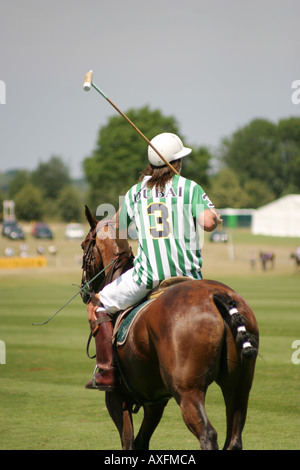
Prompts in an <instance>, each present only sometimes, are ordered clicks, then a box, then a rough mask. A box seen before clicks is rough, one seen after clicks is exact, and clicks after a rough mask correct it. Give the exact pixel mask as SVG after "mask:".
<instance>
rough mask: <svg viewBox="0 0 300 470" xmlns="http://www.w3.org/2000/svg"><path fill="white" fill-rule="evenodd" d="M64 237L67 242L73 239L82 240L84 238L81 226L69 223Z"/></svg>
mask: <svg viewBox="0 0 300 470" xmlns="http://www.w3.org/2000/svg"><path fill="white" fill-rule="evenodd" d="M65 237H66V238H68V239H69V240H73V239H77V238H78V239H83V237H84V230H83V226H82V224H78V223H71V224H68V225H67V228H66V231H65Z"/></svg>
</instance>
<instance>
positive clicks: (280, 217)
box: [251, 194, 300, 237]
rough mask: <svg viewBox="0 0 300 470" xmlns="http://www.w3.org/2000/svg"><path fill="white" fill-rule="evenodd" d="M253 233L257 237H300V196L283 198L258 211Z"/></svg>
mask: <svg viewBox="0 0 300 470" xmlns="http://www.w3.org/2000/svg"><path fill="white" fill-rule="evenodd" d="M251 231H252V233H253V234H255V235H272V236H277V237H300V194H290V195H288V196H283V197H281V198H280V199H277V200H276V201H273V202H271V203H270V204H267V205H265V206H262V207H260V208H259V209H257V210H256V211H255V212H254V213H253V216H252V225H251Z"/></svg>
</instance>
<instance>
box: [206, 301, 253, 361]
mask: <svg viewBox="0 0 300 470" xmlns="http://www.w3.org/2000/svg"><path fill="white" fill-rule="evenodd" d="M213 300H214V302H215V304H216V306H217V308H218V310H219V312H220V313H221V315H222V317H223V318H224V320H225V322H226V323H227V325H228V326H229V328H230V330H231V332H232V335H233V337H234V339H235V343H236V346H237V348H238V350H239V351H240V355H241V360H242V361H245V360H246V361H248V360H251V359H255V358H256V357H257V354H258V342H257V340H256V338H255V336H254V335H252V334H251V333H249V332H248V331H247V329H246V324H247V319H246V317H244V316H243V315H242V314H241V313H239V311H238V306H237V302H236V301H235V300H234V299H233V298H232V297H230V295H228V294H226V293H223V292H222V293H221V292H218V293H215V294H213Z"/></svg>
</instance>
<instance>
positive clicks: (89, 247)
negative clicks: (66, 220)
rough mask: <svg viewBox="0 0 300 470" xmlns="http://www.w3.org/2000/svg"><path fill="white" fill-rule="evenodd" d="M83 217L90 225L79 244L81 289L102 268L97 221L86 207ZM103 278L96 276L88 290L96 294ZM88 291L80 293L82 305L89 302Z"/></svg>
mask: <svg viewBox="0 0 300 470" xmlns="http://www.w3.org/2000/svg"><path fill="white" fill-rule="evenodd" d="M85 216H86V218H87V221H88V222H89V224H90V230H89V232H88V234H87V236H86V237H85V239H84V240H83V242H82V243H81V248H82V250H83V257H82V278H81V287H83V286H84V285H86V284H89V281H90V280H91V279H93V277H95V276H96V274H98V272H99V271H100V270H101V269H102V267H103V261H102V256H101V253H100V251H99V250H98V248H97V245H96V236H97V233H96V229H97V224H98V220H97V219H96V218H95V217H94V216H93V215H92V214H91V212H90V210H89V208H88V207H87V206H85ZM103 277H104V276H102V277H101V276H98V278H96V279H95V282H93V283H92V285H90V284H89V289H88V290H90V291H92V292H97V290H99V289H98V288H99V287H100V284H101V281H102V280H103ZM88 290H84V291H82V292H81V297H82V300H83V302H84V303H88V302H89V300H90V294H89V293H88Z"/></svg>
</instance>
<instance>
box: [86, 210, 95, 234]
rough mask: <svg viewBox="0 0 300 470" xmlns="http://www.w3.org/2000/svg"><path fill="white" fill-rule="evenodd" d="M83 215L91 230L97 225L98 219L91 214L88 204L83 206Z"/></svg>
mask: <svg viewBox="0 0 300 470" xmlns="http://www.w3.org/2000/svg"><path fill="white" fill-rule="evenodd" d="M85 216H86V218H87V221H88V223H89V224H90V227H91V229H92V230H93V229H94V228H95V227H96V226H97V223H98V220H97V219H96V218H95V217H94V216H93V214H92V213H91V211H90V209H89V208H88V206H85Z"/></svg>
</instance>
